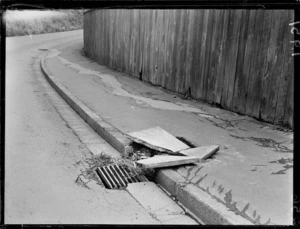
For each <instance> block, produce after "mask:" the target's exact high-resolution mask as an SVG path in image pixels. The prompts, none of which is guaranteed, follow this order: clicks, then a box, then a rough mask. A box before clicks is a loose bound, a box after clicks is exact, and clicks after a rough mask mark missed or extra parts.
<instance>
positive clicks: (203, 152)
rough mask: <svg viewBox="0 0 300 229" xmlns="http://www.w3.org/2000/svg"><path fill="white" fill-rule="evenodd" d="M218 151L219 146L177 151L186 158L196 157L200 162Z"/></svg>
mask: <svg viewBox="0 0 300 229" xmlns="http://www.w3.org/2000/svg"><path fill="white" fill-rule="evenodd" d="M219 149H220V146H218V145H211V146H199V147H196V148H192V149H185V150H181V151H179V152H180V153H181V154H184V155H186V156H193V157H198V158H200V159H201V160H205V159H207V158H209V157H210V156H212V155H213V154H214V153H216V152H217V151H218V150H219Z"/></svg>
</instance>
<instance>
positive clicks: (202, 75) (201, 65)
mask: <svg viewBox="0 0 300 229" xmlns="http://www.w3.org/2000/svg"><path fill="white" fill-rule="evenodd" d="M211 13H212V10H204V18H203V27H202V30H201V38H200V39H201V49H200V59H199V63H198V64H199V71H197V72H199V75H198V78H199V80H198V83H199V84H198V85H197V86H198V88H197V97H198V98H201V99H202V100H203V99H205V93H204V90H205V89H204V87H203V84H204V81H205V80H204V78H205V70H206V68H205V64H206V61H207V59H206V57H205V54H206V52H207V51H206V50H207V49H209V47H207V46H206V43H207V34H208V31H209V28H208V24H209V17H210V14H211Z"/></svg>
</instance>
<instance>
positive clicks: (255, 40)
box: [245, 10, 263, 116]
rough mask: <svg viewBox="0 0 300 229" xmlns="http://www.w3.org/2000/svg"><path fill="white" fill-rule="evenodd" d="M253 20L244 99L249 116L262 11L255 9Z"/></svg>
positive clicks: (258, 49)
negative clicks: (245, 97)
mask: <svg viewBox="0 0 300 229" xmlns="http://www.w3.org/2000/svg"><path fill="white" fill-rule="evenodd" d="M254 13H255V16H254V18H255V22H254V31H253V39H252V44H253V45H252V49H251V62H250V66H251V68H250V72H249V79H248V86H247V100H246V109H245V114H246V115H249V116H251V115H252V104H253V100H254V93H257V91H256V88H255V86H254V83H255V77H256V74H257V73H256V71H257V62H258V60H257V58H258V55H259V52H260V47H259V44H260V39H259V38H260V36H261V34H258V32H259V30H258V28H259V27H260V24H261V22H262V21H263V11H261V10H255V11H254Z"/></svg>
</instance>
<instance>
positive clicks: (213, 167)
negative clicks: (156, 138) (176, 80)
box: [46, 39, 293, 224]
mask: <svg viewBox="0 0 300 229" xmlns="http://www.w3.org/2000/svg"><path fill="white" fill-rule="evenodd" d="M82 48H83V43H82V40H81V39H78V40H76V41H72V42H70V43H69V44H68V45H65V46H60V47H59V46H57V47H55V50H56V52H55V53H54V54H53V55H52V57H49V58H48V59H47V62H46V63H47V67H48V68H49V69H50V70H51V72H52V73H53V74H54V75H55V76H56V77H57V79H58V80H59V82H60V83H61V84H63V85H64V86H65V87H67V89H68V90H70V91H71V92H72V93H73V94H74V95H75V96H76V97H77V98H80V100H81V101H83V102H84V103H85V104H86V105H87V106H88V107H89V108H90V109H92V110H93V111H94V112H96V113H97V114H99V115H100V116H101V117H102V118H104V119H105V120H106V121H107V122H109V123H111V124H112V125H114V126H116V127H117V128H118V129H120V130H121V131H123V132H125V133H128V132H132V131H137V130H142V129H146V128H150V127H153V126H161V127H162V128H164V129H165V130H167V131H168V132H170V133H172V134H173V135H174V136H181V137H185V138H186V139H188V140H190V141H191V142H193V143H195V144H196V145H199V146H200V145H215V144H218V145H220V150H219V152H218V153H217V154H216V155H215V156H214V157H213V158H211V159H210V160H207V161H206V162H205V163H199V164H198V165H197V166H184V167H183V166H181V167H177V168H174V170H175V171H176V172H177V173H179V174H180V175H182V176H183V177H185V179H186V182H187V183H191V184H194V185H196V186H198V187H199V188H200V189H201V190H203V191H205V192H206V193H207V194H209V195H210V196H211V197H212V198H215V199H217V200H218V201H219V202H221V203H222V204H224V206H226V207H227V208H228V209H230V210H232V211H234V212H235V213H237V214H239V215H241V216H243V217H244V218H246V219H248V220H249V221H251V222H253V223H256V224H292V209H293V206H292V202H293V192H292V189H293V171H292V169H291V168H292V167H293V132H290V131H287V132H285V131H282V130H279V129H278V128H277V127H275V126H273V125H269V124H266V123H263V122H259V121H257V120H255V119H252V118H250V117H246V116H240V115H237V114H235V113H232V112H230V111H225V110H222V109H219V108H216V107H212V106H209V105H207V104H203V103H200V102H195V101H192V100H182V99H181V97H180V96H178V95H176V94H174V93H170V92H167V91H165V90H164V89H162V88H159V87H153V86H151V85H149V84H147V83H144V82H140V81H139V80H137V79H133V78H131V77H128V76H126V75H125V74H122V73H120V72H116V71H112V70H111V69H108V68H106V67H105V66H101V65H99V64H97V63H95V62H94V61H92V60H90V59H88V58H86V57H84V56H83V55H82V54H83V53H82ZM62 73H63V74H62ZM87 92H88V93H87ZM108 104H113V105H111V106H108Z"/></svg>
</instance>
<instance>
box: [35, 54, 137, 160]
mask: <svg viewBox="0 0 300 229" xmlns="http://www.w3.org/2000/svg"><path fill="white" fill-rule="evenodd" d="M41 69H42V72H43V74H44V75H45V77H46V79H47V80H48V82H49V83H50V84H51V86H52V87H53V88H54V89H55V90H56V91H57V92H58V94H59V95H60V96H61V97H62V98H63V99H64V100H65V101H66V102H67V103H68V104H69V105H70V106H71V107H72V108H73V109H74V110H75V111H76V112H77V113H78V114H79V115H80V117H81V118H82V119H83V120H84V121H85V122H87V123H88V124H89V125H90V126H91V127H92V129H94V130H95V131H96V132H97V133H98V134H99V135H100V136H101V137H103V138H104V139H105V140H106V141H107V142H108V143H109V144H111V146H113V147H114V148H115V149H116V150H118V151H119V152H120V153H122V154H127V152H128V151H131V148H130V146H129V145H130V143H131V140H130V139H129V138H128V137H126V136H125V135H124V134H123V133H122V132H121V131H119V130H117V129H116V128H115V127H113V126H111V125H110V124H109V123H107V122H105V121H104V120H103V119H102V118H101V117H99V116H98V115H97V114H96V113H94V112H93V111H91V110H90V109H89V108H88V107H87V106H86V105H85V104H83V103H82V102H81V101H80V100H78V99H77V98H76V97H75V96H74V95H72V93H71V92H70V91H68V89H67V88H65V87H64V86H63V85H61V84H60V83H59V82H58V81H57V80H56V79H55V77H54V76H53V75H52V74H51V73H50V71H49V70H48V69H47V67H46V64H45V56H44V57H42V59H41Z"/></svg>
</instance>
